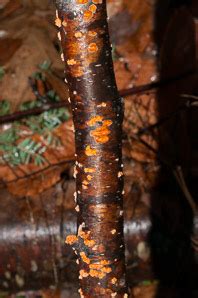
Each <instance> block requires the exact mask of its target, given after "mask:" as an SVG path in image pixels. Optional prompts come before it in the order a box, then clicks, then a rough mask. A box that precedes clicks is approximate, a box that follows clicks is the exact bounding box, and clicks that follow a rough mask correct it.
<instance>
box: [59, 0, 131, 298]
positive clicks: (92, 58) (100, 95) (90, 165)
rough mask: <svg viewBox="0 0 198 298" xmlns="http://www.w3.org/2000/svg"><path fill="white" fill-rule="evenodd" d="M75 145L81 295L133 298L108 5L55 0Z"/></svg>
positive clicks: (73, 240) (74, 241)
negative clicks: (126, 252)
mask: <svg viewBox="0 0 198 298" xmlns="http://www.w3.org/2000/svg"><path fill="white" fill-rule="evenodd" d="M55 2H56V6H57V9H58V11H57V19H56V25H57V26H58V27H59V29H60V31H59V34H58V36H59V38H60V40H61V44H62V48H63V55H62V56H63V57H62V58H63V60H64V61H65V72H66V79H67V81H68V86H69V89H70V97H71V105H72V111H73V120H74V126H75V142H76V170H75V176H76V193H75V197H76V201H77V205H76V211H77V212H78V232H77V235H70V236H68V237H67V239H66V243H67V244H71V245H72V247H73V249H74V250H75V253H76V255H77V262H78V263H79V280H80V289H79V293H80V295H81V297H115V296H116V297H128V294H127V286H126V278H125V257H124V239H123V171H122V167H123V165H122V155H121V149H122V121H123V104H122V99H121V98H120V96H119V93H118V90H117V87H116V83H115V77H114V71H113V63H112V57H111V46H110V43H109V34H108V25H107V15H106V1H102V0H94V1H88V0H77V1H76V0H71V1H66V0H62V1H61V0H57V1H55Z"/></svg>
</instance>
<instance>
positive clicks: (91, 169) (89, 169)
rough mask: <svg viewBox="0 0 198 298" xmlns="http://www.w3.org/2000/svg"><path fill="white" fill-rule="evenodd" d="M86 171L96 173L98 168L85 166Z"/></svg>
mask: <svg viewBox="0 0 198 298" xmlns="http://www.w3.org/2000/svg"><path fill="white" fill-rule="evenodd" d="M84 171H85V173H95V171H96V169H94V168H84Z"/></svg>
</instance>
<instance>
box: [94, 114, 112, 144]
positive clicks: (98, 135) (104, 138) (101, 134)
mask: <svg viewBox="0 0 198 298" xmlns="http://www.w3.org/2000/svg"><path fill="white" fill-rule="evenodd" d="M111 125H112V121H111V120H104V121H103V122H102V126H100V127H97V128H96V129H94V130H92V131H91V133H90V135H91V136H92V137H94V139H95V141H96V142H98V143H102V144H104V143H107V142H108V141H109V135H110V133H111V131H110V130H109V128H108V127H109V126H111Z"/></svg>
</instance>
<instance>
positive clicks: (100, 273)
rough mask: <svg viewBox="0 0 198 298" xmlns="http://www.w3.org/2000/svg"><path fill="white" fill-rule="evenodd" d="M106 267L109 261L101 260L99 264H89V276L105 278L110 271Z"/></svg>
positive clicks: (109, 268)
mask: <svg viewBox="0 0 198 298" xmlns="http://www.w3.org/2000/svg"><path fill="white" fill-rule="evenodd" d="M107 265H109V261H107V260H102V261H100V262H99V263H95V264H90V265H89V268H90V271H89V275H90V276H91V277H96V278H99V279H102V278H103V277H105V276H106V274H108V273H110V272H111V271H112V269H111V267H108V266H107Z"/></svg>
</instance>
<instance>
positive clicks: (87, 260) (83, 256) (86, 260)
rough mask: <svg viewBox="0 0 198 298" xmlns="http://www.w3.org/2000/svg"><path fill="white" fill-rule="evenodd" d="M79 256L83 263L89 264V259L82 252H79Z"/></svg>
mask: <svg viewBox="0 0 198 298" xmlns="http://www.w3.org/2000/svg"><path fill="white" fill-rule="evenodd" d="M80 256H81V259H82V261H83V262H84V263H86V264H88V265H89V264H90V262H91V261H90V259H89V258H88V257H87V256H86V254H85V253H84V251H82V252H80Z"/></svg>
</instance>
